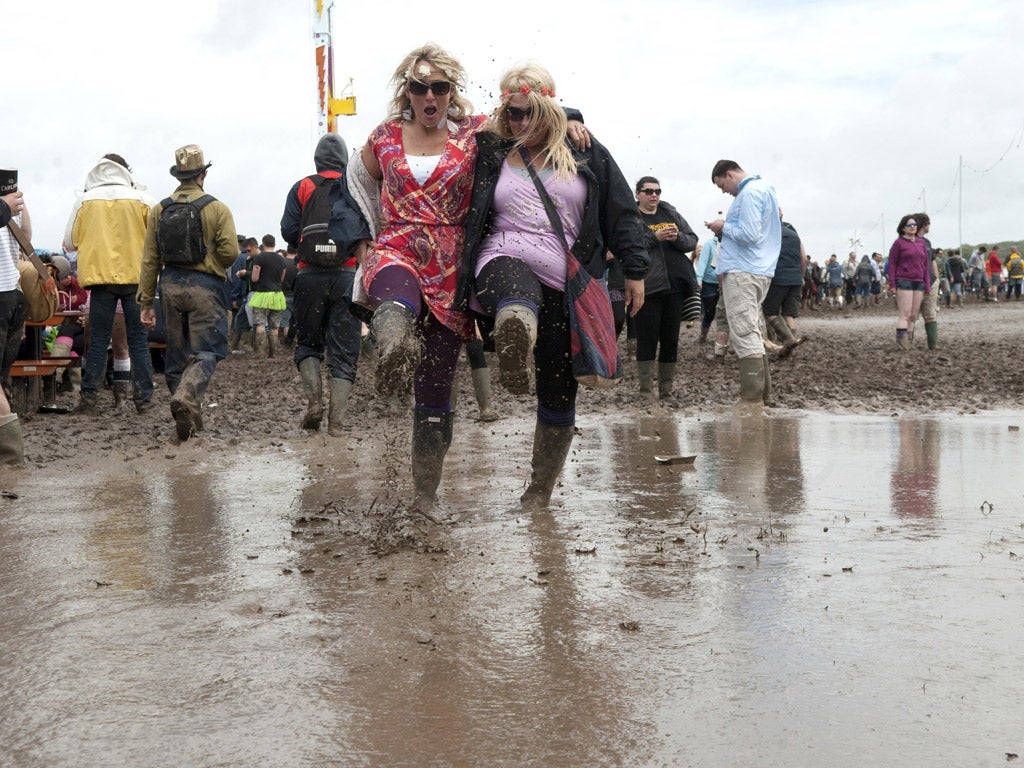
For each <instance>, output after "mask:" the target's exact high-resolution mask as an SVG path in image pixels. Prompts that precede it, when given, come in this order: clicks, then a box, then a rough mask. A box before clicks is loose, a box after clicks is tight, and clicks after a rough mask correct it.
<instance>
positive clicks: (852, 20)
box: [0, 0, 1024, 258]
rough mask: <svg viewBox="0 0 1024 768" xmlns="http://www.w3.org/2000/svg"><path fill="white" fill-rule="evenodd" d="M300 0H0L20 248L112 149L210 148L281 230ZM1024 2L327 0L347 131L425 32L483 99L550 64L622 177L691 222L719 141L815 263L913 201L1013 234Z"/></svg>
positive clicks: (362, 122) (141, 175)
mask: <svg viewBox="0 0 1024 768" xmlns="http://www.w3.org/2000/svg"><path fill="white" fill-rule="evenodd" d="M312 4H313V3H312V0H274V1H273V2H271V1H270V0H175V2H173V3H140V2H138V0H132V1H131V2H129V1H128V0H108V1H104V0H94V2H89V3H85V2H81V1H80V0H49V1H48V2H37V3H30V4H29V3H18V4H17V5H15V4H14V3H13V2H11V1H10V0H0V18H3V19H4V27H5V29H6V30H7V33H6V34H5V36H4V37H5V39H4V46H3V50H4V58H5V65H6V76H7V82H5V83H4V86H3V90H2V93H3V104H4V107H5V110H6V117H5V119H4V121H3V122H4V136H3V143H2V146H0V167H15V168H17V169H18V170H19V174H20V184H21V188H22V189H23V191H24V192H25V194H26V202H27V203H28V205H29V208H30V210H31V212H32V215H33V221H34V229H35V234H34V237H33V243H34V244H35V245H36V247H37V248H46V249H59V248H60V242H61V237H62V235H63V230H64V226H65V224H66V221H67V217H68V215H69V213H70V211H71V207H72V205H73V203H74V200H75V191H76V189H78V188H81V186H82V184H83V182H84V180H85V176H86V174H87V172H88V171H89V169H90V168H91V167H92V166H93V164H94V163H95V162H96V160H98V159H99V158H100V157H101V156H102V155H103V154H104V153H107V152H118V153H120V154H122V155H124V156H125V157H126V158H127V159H128V161H129V162H130V163H131V165H132V167H133V169H134V172H135V177H136V180H137V181H139V182H140V183H142V184H145V185H146V186H147V187H148V188H149V190H150V191H151V192H152V193H153V195H154V196H155V197H156V198H158V199H159V198H162V197H164V196H166V195H167V194H168V193H169V192H170V191H171V190H172V189H173V187H174V184H175V181H174V179H173V178H172V177H171V176H170V175H169V174H168V168H169V167H170V166H171V165H172V164H173V160H174V154H173V153H174V149H175V148H176V147H178V146H181V145H183V144H188V143H197V144H200V145H201V146H202V148H203V150H204V151H205V153H206V157H207V160H208V161H212V162H213V167H212V168H211V169H210V174H209V176H208V178H207V183H206V188H207V191H208V192H210V193H212V194H213V195H215V196H216V197H218V198H219V199H221V200H223V201H224V202H225V203H227V204H228V206H229V207H230V208H231V209H232V211H233V213H234V216H235V222H236V225H237V227H238V231H239V232H241V233H244V234H247V235H255V236H260V235H263V234H265V233H268V232H269V233H272V234H274V235H275V236H278V237H279V236H280V231H279V227H278V225H279V222H280V217H281V211H282V208H283V203H284V198H285V195H286V193H287V191H288V189H289V188H290V187H291V185H292V184H293V183H294V182H295V181H296V180H297V179H298V178H300V177H301V176H304V175H306V174H308V173H312V172H313V166H312V153H313V148H314V146H315V144H316V141H317V139H318V134H317V129H316V76H315V70H314V65H313V43H312V10H311V8H312ZM458 7H462V8H463V9H464V10H458V9H457V8H458ZM497 7H498V6H486V8H487V9H492V8H497ZM1022 7H1024V4H1021V3H1019V2H1011V1H1010V0H976V1H975V2H966V1H961V2H953V1H952V0H949V1H944V0H932V1H931V2H923V1H918V0H909V1H907V2H903V1H902V0H901V2H897V3H893V2H891V0H887V1H886V2H875V1H873V0H867V1H866V2H865V1H864V0H860V1H859V2H847V1H846V0H842V1H838V0H837V1H836V2H828V1H825V2H802V1H801V0H788V1H785V0H784V1H783V2H772V1H771V0H769V2H766V3H762V2H753V1H751V2H746V1H745V0H719V2H716V3H699V4H698V3H682V2H653V1H651V0H648V1H647V2H625V1H624V0H614V1H610V2H608V1H606V0H589V2H583V3H576V2H572V3H563V2H550V0H548V1H547V2H541V1H540V0H517V2H515V3H514V4H510V5H509V6H508V10H507V11H505V12H502V13H501V18H500V20H496V21H491V22H484V21H482V20H481V19H482V18H483V17H484V16H485V15H497V14H498V11H492V10H486V9H485V5H483V4H480V3H469V4H465V5H463V6H453V5H451V4H437V3H423V2H405V1H404V0H392V1H391V2H381V3H368V2H360V3H352V2H344V1H343V0H339V2H338V5H337V6H336V8H335V11H334V27H333V28H334V38H335V83H336V86H337V89H338V90H340V87H341V86H342V85H344V84H345V83H346V82H347V81H348V78H350V77H351V78H353V79H354V87H355V93H356V96H357V98H358V115H357V116H355V117H342V118H339V121H338V122H339V132H340V133H341V135H342V136H343V137H344V138H345V139H346V141H347V142H348V144H349V147H350V149H354V148H355V147H356V146H358V145H360V144H362V143H363V142H364V141H365V140H366V137H367V135H368V134H369V132H370V130H371V129H372V128H373V127H374V125H376V124H377V123H378V122H379V121H380V120H381V119H382V118H383V115H384V110H385V106H386V103H387V100H388V98H389V95H390V91H389V89H388V79H389V77H390V75H391V73H392V72H393V71H394V69H395V67H396V66H397V64H398V63H399V61H400V60H401V59H402V57H403V56H404V55H405V54H406V53H407V52H408V51H409V50H411V49H412V48H414V47H416V46H419V45H421V44H422V43H424V42H428V41H431V42H436V43H438V44H440V45H441V46H443V47H445V48H447V49H448V50H449V51H450V52H451V53H452V54H454V55H455V56H456V57H457V58H459V59H460V60H461V61H462V63H463V65H464V66H465V67H466V69H467V71H468V72H469V76H470V79H471V81H472V85H471V87H470V90H469V94H468V95H469V98H470V99H471V100H472V101H473V103H474V105H475V106H476V108H477V110H478V111H480V112H489V111H490V110H491V108H492V107H493V106H494V103H495V100H494V93H495V91H496V87H495V86H496V83H497V81H498V79H499V78H500V75H501V73H502V72H503V71H504V70H505V69H506V68H507V67H509V66H511V65H513V64H516V63H520V62H522V61H525V60H535V61H537V62H539V63H541V64H543V65H544V66H546V67H547V68H548V69H549V70H550V71H551V72H552V74H553V75H554V78H555V81H556V83H557V91H558V95H559V98H560V99H561V100H562V101H563V102H564V103H565V104H567V105H572V106H576V107H579V108H580V109H582V110H583V113H584V115H585V117H586V120H587V124H588V126H589V127H591V128H592V130H593V131H594V132H595V133H596V135H597V136H599V137H600V139H601V140H602V141H603V142H604V143H605V144H606V145H607V146H608V148H609V149H610V150H611V152H612V154H613V156H614V157H615V158H616V160H617V161H618V163H619V165H620V167H621V168H622V171H623V173H624V174H625V176H626V179H627V180H628V182H629V183H630V185H632V184H633V183H634V182H635V181H636V179H637V178H639V177H640V176H641V175H644V174H653V175H655V176H657V177H658V178H659V179H660V181H661V186H662V188H663V189H664V198H665V200H666V201H668V202H670V203H672V204H674V205H675V206H676V207H677V208H678V209H679V210H680V212H681V213H682V214H683V216H684V217H685V218H686V219H687V220H688V221H689V222H690V224H691V226H693V228H694V230H695V231H696V232H697V233H698V235H699V236H700V238H701V239H702V240H703V239H704V238H705V237H706V236H707V234H708V232H707V230H706V229H705V228H704V227H703V225H702V222H703V221H704V220H705V219H707V218H708V217H710V216H711V215H713V214H715V213H716V212H717V211H718V210H719V209H724V208H725V207H727V206H728V204H729V201H730V200H731V198H725V197H723V196H722V195H721V194H720V193H719V192H718V191H717V190H716V189H715V188H714V187H713V186H712V184H711V180H710V171H711V167H712V166H713V165H714V163H715V161H716V160H718V159H720V158H729V159H733V160H736V161H737V162H739V163H740V164H741V165H742V166H743V167H744V168H745V169H746V170H747V171H749V172H751V173H759V174H761V175H762V176H763V177H764V178H765V179H767V180H768V181H769V182H771V183H772V184H774V185H775V187H776V189H777V191H778V195H779V201H780V203H781V205H782V208H783V210H784V212H785V216H786V219H787V220H788V221H790V222H792V223H793V225H794V226H795V227H796V228H797V230H798V231H799V232H800V234H801V236H802V238H803V240H804V244H805V246H806V248H807V250H808V252H809V253H810V254H811V255H812V256H813V257H815V258H821V257H827V255H828V254H829V253H831V252H833V251H835V252H838V253H841V254H842V253H846V252H847V251H849V250H850V247H851V246H850V240H851V238H855V237H856V238H859V239H860V245H859V246H857V247H856V250H857V251H858V252H869V251H874V250H878V251H882V250H888V247H889V245H890V244H891V242H892V240H893V239H894V237H895V226H896V223H897V220H898V219H899V217H900V216H901V215H903V214H904V213H910V212H915V211H919V210H922V209H924V210H926V211H927V212H929V213H930V214H931V217H932V234H931V236H932V240H933V242H934V243H935V244H936V245H944V246H950V245H955V244H956V243H958V242H960V238H961V237H962V239H963V241H964V242H969V243H977V242H983V241H990V242H991V241H998V240H1005V239H1013V238H1021V239H1024V205H1022V202H1024V99H1022V96H1024V86H1022V85H1021V74H1020V72H1021V60H1022V56H1024V47H1022V43H1021V40H1022V38H1024V10H1022ZM470 19H472V20H470ZM961 158H962V164H961ZM961 168H962V184H961V183H960V181H959V179H960V176H961Z"/></svg>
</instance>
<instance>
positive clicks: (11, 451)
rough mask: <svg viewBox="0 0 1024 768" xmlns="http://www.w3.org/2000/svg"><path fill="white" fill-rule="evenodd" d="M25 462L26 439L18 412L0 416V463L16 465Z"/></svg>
mask: <svg viewBox="0 0 1024 768" xmlns="http://www.w3.org/2000/svg"><path fill="white" fill-rule="evenodd" d="M24 463H25V441H24V439H23V438H22V435H21V422H20V421H19V420H18V414H16V413H9V414H7V415H6V416H0V464H8V465H11V466H15V465H18V464H24Z"/></svg>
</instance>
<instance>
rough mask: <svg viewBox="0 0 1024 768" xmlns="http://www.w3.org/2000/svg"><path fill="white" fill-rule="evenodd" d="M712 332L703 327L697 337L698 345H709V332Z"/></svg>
mask: <svg viewBox="0 0 1024 768" xmlns="http://www.w3.org/2000/svg"><path fill="white" fill-rule="evenodd" d="M710 330H711V329H710V328H705V327H704V326H703V325H702V326H701V327H700V335H699V336H698V337H697V343H698V344H707V343H708V331H710Z"/></svg>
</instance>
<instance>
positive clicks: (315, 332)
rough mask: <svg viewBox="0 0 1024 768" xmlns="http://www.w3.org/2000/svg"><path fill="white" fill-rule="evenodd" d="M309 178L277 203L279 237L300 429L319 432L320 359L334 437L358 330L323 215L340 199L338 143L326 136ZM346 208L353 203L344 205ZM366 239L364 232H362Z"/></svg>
mask: <svg viewBox="0 0 1024 768" xmlns="http://www.w3.org/2000/svg"><path fill="white" fill-rule="evenodd" d="M313 164H314V167H315V168H316V173H315V174H314V175H312V176H307V177H306V178H304V179H300V180H299V181H297V182H295V184H294V185H293V186H292V188H291V190H290V191H289V192H288V197H287V198H286V199H285V205H284V215H283V216H282V217H281V235H282V236H283V237H284V239H285V241H286V242H287V243H288V245H289V246H292V247H294V248H296V249H297V256H296V258H295V260H296V262H297V264H298V272H297V274H296V276H295V283H294V293H295V299H294V302H295V308H294V314H293V318H292V320H293V322H294V323H295V326H296V330H297V333H296V343H295V364H296V365H297V366H298V368H299V374H300V375H301V377H302V386H303V390H304V391H305V394H306V414H305V416H304V417H303V419H302V428H303V429H308V430H310V431H314V432H315V431H316V430H318V429H320V421H321V420H322V419H323V414H324V407H323V384H322V379H321V373H320V363H321V361H322V360H323V359H324V356H325V353H326V358H327V369H328V373H329V381H330V407H329V409H328V414H327V429H328V433H329V434H330V435H332V436H335V437H337V436H339V435H340V434H341V429H342V426H343V418H344V414H345V409H346V408H347V407H348V398H349V393H350V392H351V391H352V385H353V383H354V382H355V379H356V364H357V362H358V361H359V342H360V333H361V330H362V324H361V323H360V321H359V319H358V318H356V317H355V316H354V315H353V314H352V312H351V311H350V309H351V306H352V287H353V283H354V279H355V273H356V262H355V258H354V257H350V256H349V254H347V253H344V252H343V251H344V250H345V249H344V248H342V247H340V246H337V245H336V244H335V243H334V241H333V240H332V239H331V238H330V237H329V236H328V234H327V228H328V224H329V222H330V219H331V212H332V209H333V208H334V206H335V205H336V204H337V203H339V201H340V200H342V198H343V197H344V196H346V195H348V192H347V190H346V189H345V182H344V178H343V174H344V171H345V166H346V165H347V164H348V147H346V146H345V141H344V139H342V138H341V136H338V135H337V134H334V133H329V134H327V135H326V136H324V137H323V138H321V139H320V141H319V143H318V144H317V146H316V151H315V152H314V153H313ZM352 207H354V203H352ZM366 237H367V239H369V231H367V232H366Z"/></svg>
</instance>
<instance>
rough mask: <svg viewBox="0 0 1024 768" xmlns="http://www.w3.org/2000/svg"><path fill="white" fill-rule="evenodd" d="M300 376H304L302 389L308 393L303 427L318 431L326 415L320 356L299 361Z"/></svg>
mask: <svg viewBox="0 0 1024 768" xmlns="http://www.w3.org/2000/svg"><path fill="white" fill-rule="evenodd" d="M299 376H301V377H302V391H303V392H305V394H306V415H305V416H303V417H302V428H303V429H308V430H310V431H311V432H316V431H317V430H318V429H320V420H321V419H323V417H324V393H323V380H322V379H321V377H320V360H319V358H316V357H304V358H302V362H300V363H299Z"/></svg>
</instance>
